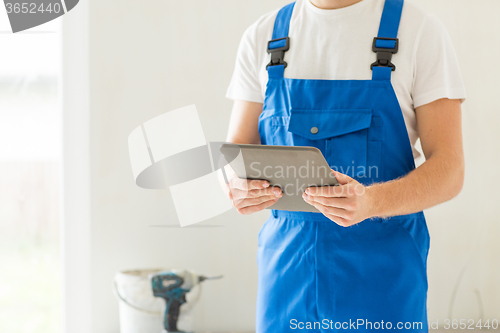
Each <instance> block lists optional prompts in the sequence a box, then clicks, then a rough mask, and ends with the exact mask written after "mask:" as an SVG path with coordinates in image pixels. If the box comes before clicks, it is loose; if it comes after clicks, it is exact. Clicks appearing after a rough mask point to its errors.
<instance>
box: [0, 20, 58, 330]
mask: <svg viewBox="0 0 500 333" xmlns="http://www.w3.org/2000/svg"><path fill="white" fill-rule="evenodd" d="M60 24H61V22H60V20H55V21H51V22H48V23H46V24H43V25H41V26H39V27H35V28H33V29H30V30H27V31H25V32H19V33H16V34H12V32H11V30H10V25H9V21H8V18H7V15H6V13H5V11H0V45H1V49H2V52H0V263H1V265H0V332H5V333H18V332H19V333H21V332H22V333H24V332H33V333H38V332H40V333H42V332H43V333H47V332H50V333H58V332H61V328H62V327H61V264H60V255H59V215H60V214H59V212H60V199H59V186H60V166H59V165H60V157H61V156H60V155H61V154H60V151H61V115H60V110H61V108H60V96H59V83H60V66H61V61H60V53H61V52H60V49H61V48H60V44H61V43H60V39H61V38H60V33H59V31H60V28H59V26H60Z"/></svg>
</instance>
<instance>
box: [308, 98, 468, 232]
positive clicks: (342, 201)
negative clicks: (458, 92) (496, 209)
mask: <svg viewBox="0 0 500 333" xmlns="http://www.w3.org/2000/svg"><path fill="white" fill-rule="evenodd" d="M416 114H417V126H418V129H419V134H420V141H421V143H422V149H423V152H424V155H425V157H426V161H425V162H424V163H423V164H422V165H421V166H420V167H418V168H417V169H415V170H413V171H412V172H410V173H409V174H408V175H406V176H404V177H402V178H398V179H395V180H392V181H389V182H385V183H380V184H374V185H371V186H368V187H363V188H362V190H360V189H359V187H362V185H361V184H359V183H358V182H357V181H355V180H353V179H352V178H350V177H348V176H346V175H343V174H336V175H337V178H338V180H339V182H340V183H341V186H335V187H320V188H309V189H307V191H306V193H305V194H304V200H305V201H306V202H308V203H310V204H311V205H314V206H315V207H316V208H318V209H319V210H320V211H321V212H322V213H323V214H325V215H326V216H327V217H329V218H330V219H331V220H333V221H334V222H336V223H338V224H340V225H342V226H349V225H353V224H356V223H358V222H361V221H363V220H364V219H366V218H370V217H376V216H379V217H389V216H396V215H405V214H411V213H415V212H419V211H421V210H424V209H426V208H429V207H432V206H435V205H437V204H439V203H442V202H444V201H447V200H450V199H451V198H453V197H455V196H456V195H458V193H459V192H460V191H461V189H462V186H463V181H464V156H463V147H462V115H461V107H460V101H459V100H450V99H440V100H437V101H435V102H432V103H429V104H426V105H423V106H421V107H418V108H417V109H416Z"/></svg>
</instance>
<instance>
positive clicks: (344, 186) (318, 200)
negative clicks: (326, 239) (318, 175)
mask: <svg viewBox="0 0 500 333" xmlns="http://www.w3.org/2000/svg"><path fill="white" fill-rule="evenodd" d="M332 172H333V173H334V174H335V178H337V180H338V182H339V183H340V186H323V187H309V188H307V189H306V191H305V192H304V194H302V198H304V200H305V201H306V202H307V203H308V204H310V205H313V206H314V207H316V208H317V209H318V210H319V211H320V212H321V213H323V215H325V216H326V217H328V218H329V219H330V220H332V221H333V222H335V223H337V224H338V225H340V226H343V227H349V226H351V225H354V224H356V223H359V222H361V221H363V220H365V219H367V218H369V217H372V216H371V214H370V212H369V211H370V203H369V201H370V200H369V197H368V195H367V193H366V188H365V187H364V186H363V185H361V184H360V183H359V182H357V181H356V180H354V179H352V178H351V177H349V176H347V175H344V174H342V173H340V172H336V171H334V170H332Z"/></svg>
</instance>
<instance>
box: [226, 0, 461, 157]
mask: <svg viewBox="0 0 500 333" xmlns="http://www.w3.org/2000/svg"><path fill="white" fill-rule="evenodd" d="M383 6H384V0H363V1H361V2H358V3H356V4H354V5H352V6H348V7H345V8H340V9H333V10H324V9H319V8H317V7H315V6H314V5H313V4H312V3H311V2H310V1H309V0H298V1H297V3H296V4H295V8H294V10H293V14H292V19H291V22H290V31H289V37H290V50H289V51H287V52H286V53H285V61H286V62H287V63H288V66H287V67H286V69H285V77H286V78H295V79H329V80H367V79H371V77H372V71H371V70H370V64H371V63H373V62H374V61H375V60H376V54H375V53H374V52H372V50H371V46H372V42H373V37H375V36H377V32H378V28H379V24H380V17H381V15H382V9H383ZM278 10H279V9H277V10H274V11H272V12H270V13H268V14H266V15H264V16H262V17H261V18H259V20H258V21H257V22H255V23H254V24H252V25H251V26H250V27H249V28H248V29H247V30H246V31H245V33H244V35H243V38H242V39H241V43H240V46H239V49H238V55H237V58H236V66H235V69H234V73H233V77H232V79H231V83H230V85H229V88H228V90H227V94H226V97H228V98H230V99H233V100H245V101H251V102H257V103H263V102H264V96H265V92H266V84H267V80H268V75H267V71H266V64H268V63H269V60H270V55H269V54H268V53H267V52H266V48H267V42H268V41H269V40H270V39H271V36H272V32H273V27H274V21H275V18H276V15H277V13H278ZM398 38H399V51H398V53H397V54H395V55H394V56H393V58H392V63H393V64H395V65H396V71H395V72H392V79H391V82H392V85H393V87H394V90H395V92H396V96H397V98H398V101H399V104H400V105H401V109H402V112H403V116H404V120H405V123H406V128H407V130H408V135H409V138H410V142H411V145H412V148H413V156H414V157H415V158H417V157H419V155H420V153H419V152H418V151H417V150H416V149H415V143H416V142H417V139H418V132H417V122H416V118H415V108H417V107H419V106H421V105H425V104H428V103H430V102H433V101H435V100H437V99H440V98H450V99H461V100H465V88H464V85H463V82H462V77H461V74H460V68H459V65H458V61H457V58H456V55H455V51H454V49H453V45H452V44H451V41H450V37H449V35H448V33H447V31H446V29H445V27H444V26H443V24H442V23H441V22H440V21H439V20H438V19H437V18H436V17H435V16H434V15H432V14H427V13H425V12H424V11H423V10H422V9H420V8H418V7H417V6H415V5H414V4H412V3H410V2H408V1H405V4H404V7H403V13H402V16H401V23H400V26H399V32H398Z"/></svg>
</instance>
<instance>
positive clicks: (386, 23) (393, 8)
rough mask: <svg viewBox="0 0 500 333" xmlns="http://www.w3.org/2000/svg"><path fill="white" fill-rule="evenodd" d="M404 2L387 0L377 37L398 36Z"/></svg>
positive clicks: (401, 0)
mask: <svg viewBox="0 0 500 333" xmlns="http://www.w3.org/2000/svg"><path fill="white" fill-rule="evenodd" d="M403 4H404V1H403V0H386V2H385V4H384V11H383V12H382V18H381V19H380V26H379V28H378V36H377V37H385V38H396V37H397V36H398V29H399V21H400V20H401V12H402V11H403Z"/></svg>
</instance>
